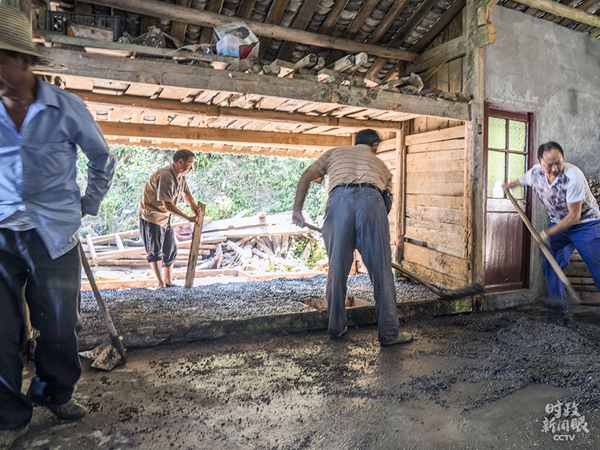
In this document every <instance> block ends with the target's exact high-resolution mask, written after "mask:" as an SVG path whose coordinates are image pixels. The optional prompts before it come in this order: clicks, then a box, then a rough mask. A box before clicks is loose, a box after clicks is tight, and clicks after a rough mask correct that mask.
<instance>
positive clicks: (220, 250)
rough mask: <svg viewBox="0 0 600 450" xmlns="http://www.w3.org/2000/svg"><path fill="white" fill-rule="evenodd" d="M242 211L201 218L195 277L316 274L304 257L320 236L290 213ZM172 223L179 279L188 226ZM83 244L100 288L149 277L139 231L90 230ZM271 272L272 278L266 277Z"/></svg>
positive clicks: (185, 260) (133, 284) (323, 264)
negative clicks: (94, 233) (247, 213)
mask: <svg viewBox="0 0 600 450" xmlns="http://www.w3.org/2000/svg"><path fill="white" fill-rule="evenodd" d="M243 215H244V213H242V214H238V215H237V216H235V217H233V218H231V219H224V220H216V221H212V220H210V219H209V218H207V219H206V220H205V222H204V224H203V227H202V235H201V239H200V245H199V251H198V255H199V256H200V258H199V260H198V262H197V265H196V276H197V277H205V276H219V275H225V276H243V277H245V278H246V279H253V280H254V279H262V278H269V277H273V274H275V273H289V274H297V275H298V276H302V275H303V274H306V273H309V272H314V270H311V269H309V268H308V267H307V261H308V259H309V256H310V255H311V252H312V250H313V248H314V246H315V243H316V242H319V240H318V238H319V236H313V233H311V232H309V230H308V229H305V228H299V227H297V226H296V225H294V224H293V223H292V221H291V217H292V213H291V212H289V213H283V214H276V215H270V216H268V215H266V214H265V213H260V214H258V215H255V216H250V217H243ZM172 226H173V230H174V231H175V236H176V239H177V247H178V254H177V260H176V261H175V264H174V271H173V273H174V275H175V277H174V278H175V279H180V278H181V276H180V275H185V272H186V267H187V265H188V259H189V254H190V245H191V242H192V227H191V224H190V223H189V222H179V223H174V224H173V225H172ZM81 243H82V246H83V248H84V251H85V254H86V257H87V258H88V260H89V261H90V263H91V264H92V265H93V266H94V267H95V269H94V271H95V273H96V278H98V280H99V281H100V282H101V283H102V282H104V283H103V286H104V288H110V287H109V286H108V284H107V283H106V282H110V281H115V282H116V281H117V280H123V276H122V274H123V273H127V274H128V275H127V279H128V280H131V282H129V283H115V285H118V287H119V288H122V287H137V286H145V285H146V284H147V283H146V281H148V280H147V279H148V278H150V279H152V274H151V272H150V270H149V265H148V262H147V261H146V251H145V249H144V246H143V243H142V241H141V239H140V235H139V230H130V231H125V232H122V233H114V234H109V235H103V236H92V235H91V234H88V236H87V237H86V238H82V239H81ZM326 265H327V263H326V261H324V262H320V263H319V264H317V268H316V269H317V271H319V272H321V273H322V272H323V270H324V268H325V267H326ZM269 273H270V274H271V275H270V276H269V275H266V274H269ZM98 280H97V281H98ZM109 284H110V283H109ZM84 288H85V286H84Z"/></svg>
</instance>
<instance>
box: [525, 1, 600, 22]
mask: <svg viewBox="0 0 600 450" xmlns="http://www.w3.org/2000/svg"><path fill="white" fill-rule="evenodd" d="M517 2H518V3H521V4H522V5H525V6H529V7H530V8H535V9H539V10H540V11H545V12H548V13H551V14H554V15H555V16H560V17H564V18H565V19H571V20H575V21H577V22H580V23H585V24H586V25H591V26H593V27H596V28H600V17H599V16H596V15H594V14H590V13H588V12H585V11H581V10H580V9H577V8H571V7H570V6H565V5H562V4H560V3H557V2H553V1H551V0H517Z"/></svg>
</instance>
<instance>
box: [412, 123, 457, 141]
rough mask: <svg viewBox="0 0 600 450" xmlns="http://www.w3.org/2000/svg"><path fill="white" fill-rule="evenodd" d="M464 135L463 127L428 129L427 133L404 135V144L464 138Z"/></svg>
mask: <svg viewBox="0 0 600 450" xmlns="http://www.w3.org/2000/svg"><path fill="white" fill-rule="evenodd" d="M464 137H465V129H464V127H454V128H446V129H444V130H438V131H429V132H427V133H419V134H411V135H410V136H406V145H415V144H424V143H429V142H437V141H446V140H449V139H464Z"/></svg>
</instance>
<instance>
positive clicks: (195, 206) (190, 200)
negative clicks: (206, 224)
mask: <svg viewBox="0 0 600 450" xmlns="http://www.w3.org/2000/svg"><path fill="white" fill-rule="evenodd" d="M183 198H184V199H185V201H186V203H187V204H188V205H190V208H192V211H194V213H196V215H198V209H199V208H200V205H199V204H198V203H196V201H195V200H194V197H192V195H191V194H187V195H186V196H185V197H183Z"/></svg>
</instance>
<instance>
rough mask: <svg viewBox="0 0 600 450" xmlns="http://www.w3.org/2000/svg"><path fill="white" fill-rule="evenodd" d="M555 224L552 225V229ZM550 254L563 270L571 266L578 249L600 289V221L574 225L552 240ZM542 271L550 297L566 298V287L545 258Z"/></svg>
mask: <svg viewBox="0 0 600 450" xmlns="http://www.w3.org/2000/svg"><path fill="white" fill-rule="evenodd" d="M554 225H555V224H553V223H551V224H550V227H552V226H554ZM549 249H550V253H552V256H554V259H556V262H557V263H558V265H559V266H560V268H561V269H564V268H565V267H567V266H568V265H569V262H570V261H571V255H572V254H573V251H575V249H577V251H578V252H579V254H580V255H581V259H583V262H584V263H585V265H586V266H587V267H588V269H589V270H590V273H591V274H592V278H593V279H594V283H595V284H596V287H597V288H598V289H600V220H594V221H591V222H584V223H582V224H579V225H573V226H572V227H571V228H568V229H567V230H565V231H561V232H560V233H558V234H555V235H554V236H552V238H551V243H550V248H549ZM542 270H543V272H544V277H545V278H546V286H548V297H550V298H565V297H566V292H565V285H564V284H563V283H562V281H560V278H558V275H556V272H554V269H552V266H551V265H550V263H549V262H548V260H547V259H546V258H545V257H544V259H543V261H542Z"/></svg>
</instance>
